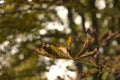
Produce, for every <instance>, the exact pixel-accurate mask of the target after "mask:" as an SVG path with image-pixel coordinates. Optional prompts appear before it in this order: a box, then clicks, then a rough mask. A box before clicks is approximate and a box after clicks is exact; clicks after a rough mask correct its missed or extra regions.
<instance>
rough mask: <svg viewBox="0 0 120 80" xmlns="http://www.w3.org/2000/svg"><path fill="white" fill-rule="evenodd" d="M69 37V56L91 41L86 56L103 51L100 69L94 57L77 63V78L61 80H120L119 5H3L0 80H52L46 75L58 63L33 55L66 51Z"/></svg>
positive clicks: (48, 1) (91, 1)
mask: <svg viewBox="0 0 120 80" xmlns="http://www.w3.org/2000/svg"><path fill="white" fill-rule="evenodd" d="M68 36H71V38H72V44H71V46H70V51H71V54H70V55H72V56H75V55H77V54H78V53H79V51H80V49H82V48H83V47H84V46H83V45H84V42H85V41H86V40H87V39H89V40H90V45H89V46H88V48H87V49H86V50H87V51H92V50H93V49H95V48H96V49H97V50H98V53H99V54H98V55H97V58H96V59H97V60H96V61H97V63H95V61H94V60H93V58H91V56H90V57H88V58H85V59H84V58H83V59H82V60H80V62H79V61H73V63H74V64H73V65H72V67H73V66H74V67H76V69H74V71H75V72H76V75H77V76H76V78H71V76H70V75H69V76H67V79H65V78H63V77H60V76H57V78H56V79H57V80H119V79H120V62H119V60H120V0H0V80H52V79H49V78H47V77H46V75H45V72H46V71H47V72H48V71H49V69H48V67H50V66H51V65H54V64H55V62H56V60H58V59H49V58H46V57H43V56H40V55H38V53H37V52H36V51H35V50H34V49H35V48H36V47H38V48H41V46H42V44H43V43H49V44H53V45H54V46H57V45H59V44H61V45H64V44H66V40H67V39H68ZM64 46H65V45H64ZM84 62H85V63H86V62H87V63H89V64H85V63H84ZM64 63H66V62H64ZM90 64H95V65H96V66H97V67H96V66H91V65H90ZM61 65H63V64H61ZM67 68H68V67H67ZM70 70H71V69H70Z"/></svg>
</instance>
